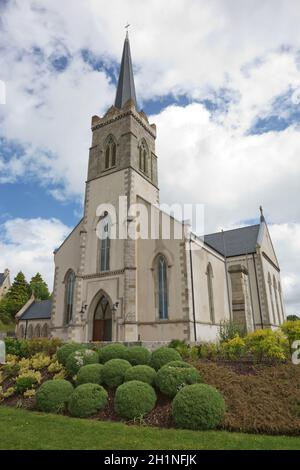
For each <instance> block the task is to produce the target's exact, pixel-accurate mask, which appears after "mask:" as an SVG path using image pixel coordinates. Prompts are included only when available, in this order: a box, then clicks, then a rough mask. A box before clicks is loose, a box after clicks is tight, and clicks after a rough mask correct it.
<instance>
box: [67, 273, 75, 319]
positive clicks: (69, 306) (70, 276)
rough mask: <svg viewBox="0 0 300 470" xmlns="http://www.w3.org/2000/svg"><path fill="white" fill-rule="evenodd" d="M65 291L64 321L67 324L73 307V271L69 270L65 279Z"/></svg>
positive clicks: (71, 315)
mask: <svg viewBox="0 0 300 470" xmlns="http://www.w3.org/2000/svg"><path fill="white" fill-rule="evenodd" d="M65 284H66V293H65V323H66V324H67V325H68V324H69V323H70V322H71V320H72V317H73V308H74V290H75V273H74V271H69V272H68V273H67V276H66V280H65Z"/></svg>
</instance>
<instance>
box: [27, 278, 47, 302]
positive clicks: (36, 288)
mask: <svg viewBox="0 0 300 470" xmlns="http://www.w3.org/2000/svg"><path fill="white" fill-rule="evenodd" d="M30 288H31V291H32V293H33V294H34V297H35V298H36V299H38V300H48V299H50V293H49V290H48V286H47V284H46V282H45V281H44V279H43V278H42V276H41V274H40V273H37V274H36V275H35V276H33V277H32V279H31V281H30Z"/></svg>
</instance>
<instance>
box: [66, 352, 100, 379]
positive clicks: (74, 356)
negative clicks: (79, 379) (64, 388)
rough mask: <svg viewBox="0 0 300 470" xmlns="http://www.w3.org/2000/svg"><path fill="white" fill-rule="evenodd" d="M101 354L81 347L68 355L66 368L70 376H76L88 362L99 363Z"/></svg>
mask: <svg viewBox="0 0 300 470" xmlns="http://www.w3.org/2000/svg"><path fill="white" fill-rule="evenodd" d="M98 362H99V355H98V353H97V352H96V351H92V350H91V349H83V348H81V349H79V350H77V351H75V352H73V353H71V354H70V355H69V356H68V359H67V362H66V369H67V372H68V374H69V376H70V377H74V375H76V374H77V372H78V371H79V369H80V368H81V367H82V366H85V365H87V364H97V363H98Z"/></svg>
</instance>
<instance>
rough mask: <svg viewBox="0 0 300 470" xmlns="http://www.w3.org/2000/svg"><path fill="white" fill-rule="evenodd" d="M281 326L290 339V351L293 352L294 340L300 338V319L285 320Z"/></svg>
mask: <svg viewBox="0 0 300 470" xmlns="http://www.w3.org/2000/svg"><path fill="white" fill-rule="evenodd" d="M280 328H281V330H282V331H283V333H284V334H285V336H286V337H287V339H288V342H289V348H290V353H292V349H293V348H292V345H293V342H294V341H297V340H300V320H288V321H285V322H284V323H283V324H282V325H281V327H280Z"/></svg>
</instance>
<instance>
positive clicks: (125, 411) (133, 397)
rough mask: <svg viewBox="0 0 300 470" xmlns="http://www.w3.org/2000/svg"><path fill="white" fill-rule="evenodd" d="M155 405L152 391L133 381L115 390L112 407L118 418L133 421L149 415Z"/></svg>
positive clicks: (145, 384) (146, 385) (148, 386)
mask: <svg viewBox="0 0 300 470" xmlns="http://www.w3.org/2000/svg"><path fill="white" fill-rule="evenodd" d="M155 403H156V394H155V391H154V389H153V388H152V387H151V386H150V385H148V384H147V383H145V382H139V381H138V380H133V381H131V382H126V383H124V384H123V385H120V386H119V387H118V388H117V391H116V395H115V403H114V405H115V411H116V413H117V414H118V415H119V416H121V417H122V418H125V419H134V418H139V417H142V416H145V415H146V414H148V413H150V411H151V410H153V408H154V406H155Z"/></svg>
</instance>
